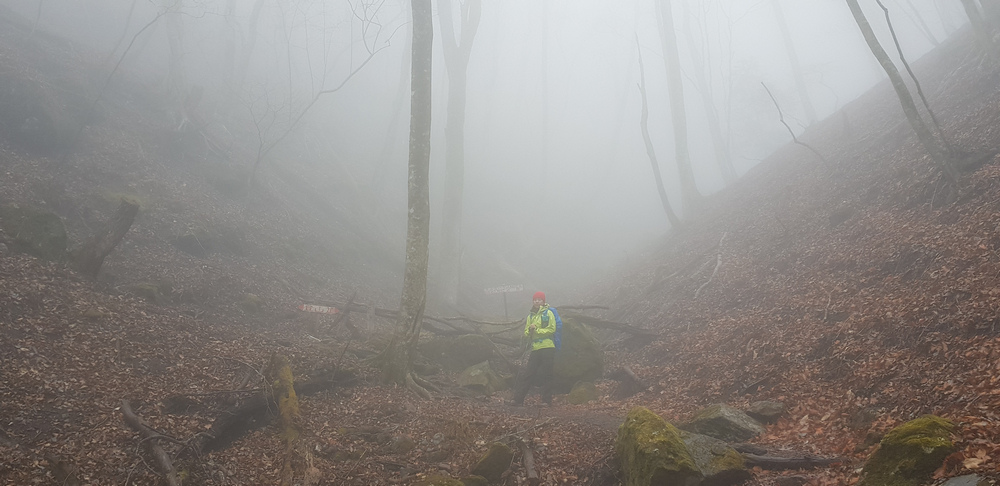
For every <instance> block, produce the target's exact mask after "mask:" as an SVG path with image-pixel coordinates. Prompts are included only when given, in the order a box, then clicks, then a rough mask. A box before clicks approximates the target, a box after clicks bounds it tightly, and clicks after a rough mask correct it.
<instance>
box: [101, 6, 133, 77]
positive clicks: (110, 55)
mask: <svg viewBox="0 0 1000 486" xmlns="http://www.w3.org/2000/svg"><path fill="white" fill-rule="evenodd" d="M138 2H139V0H132V3H131V5H130V6H129V8H128V15H126V16H125V26H124V27H122V34H121V35H120V36H118V40H117V41H115V45H114V47H112V48H111V52H108V55H107V56H106V57H105V58H104V62H103V63H101V64H102V65H108V64H110V63H111V60H112V59H114V58H115V53H116V52H118V48H119V47H121V46H122V42H124V41H125V36H126V35H128V28H129V26H130V25H132V13H133V12H135V4H136V3H138Z"/></svg>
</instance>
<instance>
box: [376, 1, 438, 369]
mask: <svg viewBox="0 0 1000 486" xmlns="http://www.w3.org/2000/svg"><path fill="white" fill-rule="evenodd" d="M411 8H412V9H413V10H412V12H413V54H412V55H413V58H412V61H411V64H410V65H411V66H412V67H411V70H412V74H411V76H410V87H411V90H410V92H411V93H412V94H411V98H410V157H409V160H410V162H409V185H408V187H407V194H408V195H407V198H408V203H407V204H408V207H409V216H408V217H407V224H406V269H405V270H404V272H403V295H402V298H401V299H400V306H399V310H400V312H399V317H398V319H397V321H396V331H395V333H394V335H393V337H392V341H390V343H389V346H388V347H387V348H386V350H385V351H384V354H383V356H384V358H385V361H384V362H383V363H382V366H383V368H382V379H383V381H385V382H391V383H397V384H405V383H406V377H407V375H408V374H409V372H410V367H411V366H412V364H413V353H415V352H416V345H417V340H418V339H419V338H420V327H421V323H422V321H423V316H424V307H425V305H426V303H427V246H428V239H429V236H430V216H431V214H430V213H431V211H430V190H429V187H428V179H429V174H428V173H429V169H430V156H431V52H432V46H433V40H434V27H433V21H432V18H431V0H413V1H412V3H411Z"/></svg>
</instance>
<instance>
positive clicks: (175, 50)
mask: <svg viewBox="0 0 1000 486" xmlns="http://www.w3.org/2000/svg"><path fill="white" fill-rule="evenodd" d="M183 3H184V2H183V0H176V1H174V3H173V4H172V5H171V6H170V7H169V11H170V13H168V14H167V18H166V21H167V43H168V44H169V45H170V57H169V64H168V66H167V90H168V92H169V93H170V94H171V96H172V97H173V98H176V100H177V101H181V100H182V99H183V96H184V20H183V19H182V18H181V15H182V14H181V12H182V9H183V8H184V5H183Z"/></svg>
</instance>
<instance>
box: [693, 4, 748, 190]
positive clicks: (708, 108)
mask: <svg viewBox="0 0 1000 486" xmlns="http://www.w3.org/2000/svg"><path fill="white" fill-rule="evenodd" d="M687 24H688V25H689V26H690V25H691V23H690V22H687ZM693 30H694V29H692V28H690V27H689V28H687V29H684V32H685V34H686V35H687V38H688V47H689V48H690V50H691V59H692V60H693V61H694V65H695V66H694V73H695V81H697V83H698V86H697V91H698V94H699V95H700V97H701V104H702V107H703V108H704V109H705V116H706V117H707V119H708V133H709V135H710V136H711V137H712V149H713V151H714V153H715V163H716V165H718V166H719V172H720V173H721V174H722V180H723V181H725V183H726V185H729V184H732V183H733V182H736V168H735V167H733V159H732V156H731V154H730V153H729V142H728V141H727V140H726V138H727V137H726V135H725V134H723V133H722V123H721V121H720V120H719V110H718V108H716V106H715V100H714V99H713V95H714V92H713V90H712V81H711V76H712V73H711V72H709V71H708V68H707V66H706V63H705V58H707V57H708V54H709V53H708V52H707V51H706V52H699V51H698V50H697V49H696V48H695V46H696V45H697V44H696V43H695V39H694V32H693Z"/></svg>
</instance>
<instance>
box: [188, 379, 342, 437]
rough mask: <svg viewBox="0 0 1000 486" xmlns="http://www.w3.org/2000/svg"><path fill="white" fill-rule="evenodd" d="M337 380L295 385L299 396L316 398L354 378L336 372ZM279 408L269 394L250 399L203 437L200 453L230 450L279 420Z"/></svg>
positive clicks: (201, 435) (229, 412)
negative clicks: (235, 444) (249, 433)
mask: <svg viewBox="0 0 1000 486" xmlns="http://www.w3.org/2000/svg"><path fill="white" fill-rule="evenodd" d="M335 373H336V376H334V377H333V378H325V377H324V378H318V379H313V380H309V381H305V382H302V383H296V384H295V394H296V395H297V396H307V395H312V394H315V393H317V392H320V391H323V390H328V389H330V388H332V387H334V386H336V385H342V384H347V383H349V382H350V381H352V380H353V377H351V376H347V375H344V374H342V373H343V371H336V372H335ZM276 410H277V407H276V406H275V404H274V403H273V399H272V398H271V397H270V396H268V395H267V394H266V393H260V394H257V395H254V396H252V397H250V398H248V399H247V400H246V401H245V402H244V403H243V404H242V405H240V406H239V407H236V409H235V410H230V411H227V412H223V413H222V415H220V416H219V417H218V418H216V419H215V421H214V422H212V427H211V428H209V429H208V431H207V432H205V433H202V434H200V438H201V439H200V441H199V443H198V444H197V446H196V447H195V450H197V451H198V452H199V453H204V452H211V451H218V450H222V449H225V448H226V447H229V445H230V444H232V443H233V442H234V441H236V440H237V439H239V438H240V437H243V435H245V434H246V433H247V432H250V431H251V430H255V429H258V428H261V427H263V426H265V425H267V424H268V423H270V421H271V420H272V419H274V417H275V411H276Z"/></svg>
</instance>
